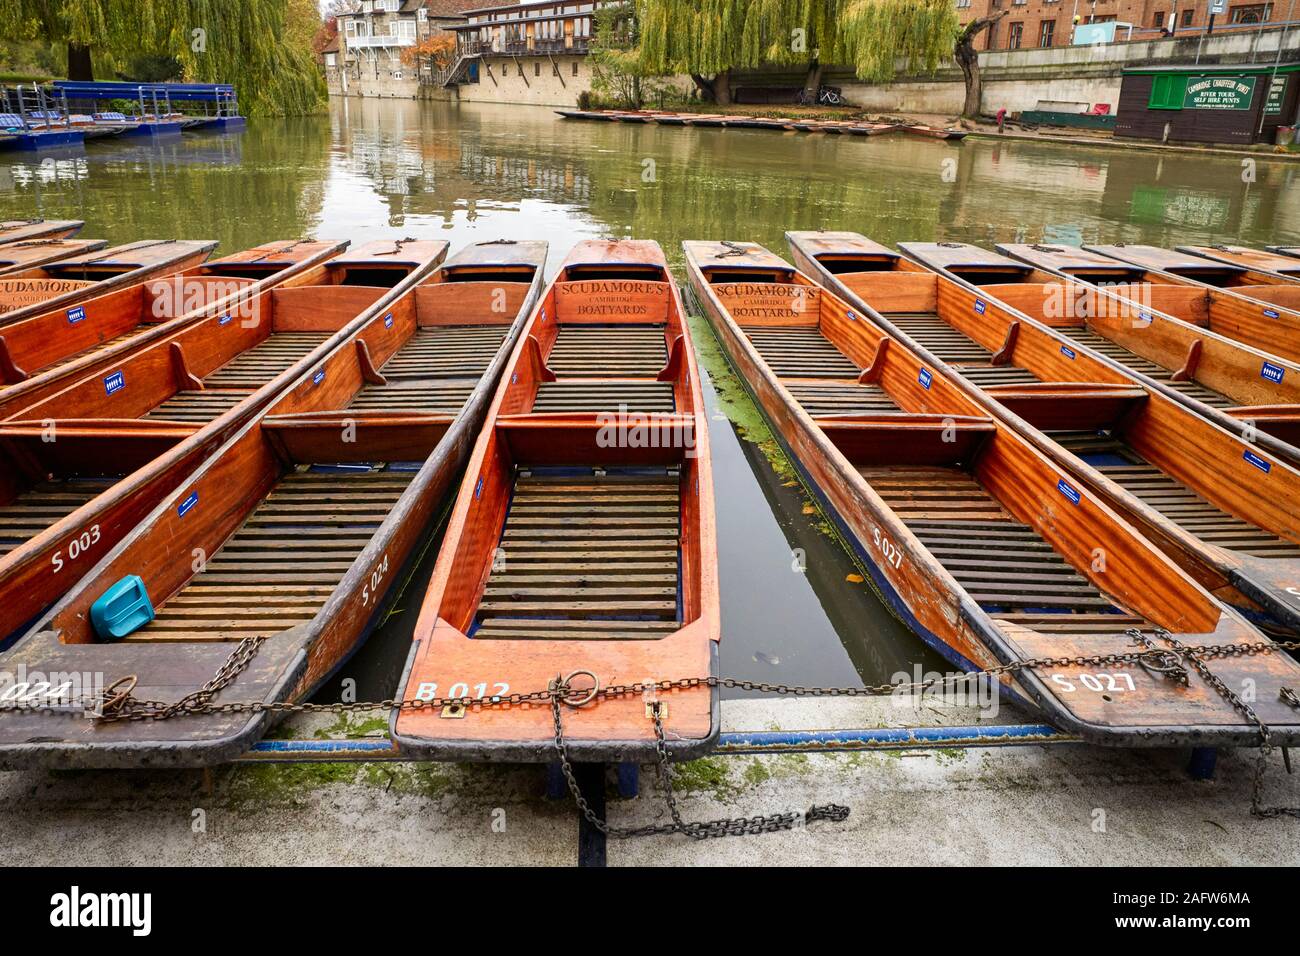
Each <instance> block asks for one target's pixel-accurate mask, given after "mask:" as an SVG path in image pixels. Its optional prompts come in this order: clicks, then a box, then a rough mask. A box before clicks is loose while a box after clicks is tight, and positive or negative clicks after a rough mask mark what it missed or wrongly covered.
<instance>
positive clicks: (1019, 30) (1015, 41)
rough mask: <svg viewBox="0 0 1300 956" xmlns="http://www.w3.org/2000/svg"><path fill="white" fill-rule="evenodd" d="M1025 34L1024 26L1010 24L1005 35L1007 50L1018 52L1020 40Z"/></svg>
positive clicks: (1021, 24)
mask: <svg viewBox="0 0 1300 956" xmlns="http://www.w3.org/2000/svg"><path fill="white" fill-rule="evenodd" d="M1024 34H1025V25H1024V24H1023V23H1013V24H1011V29H1010V30H1009V31H1008V33H1007V49H1008V50H1019V49H1020V40H1021V38H1022V37H1023V36H1024Z"/></svg>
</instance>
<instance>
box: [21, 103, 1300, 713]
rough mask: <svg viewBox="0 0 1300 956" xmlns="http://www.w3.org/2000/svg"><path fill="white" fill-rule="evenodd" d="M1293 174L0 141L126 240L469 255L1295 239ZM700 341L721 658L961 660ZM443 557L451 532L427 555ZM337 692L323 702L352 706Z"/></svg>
mask: <svg viewBox="0 0 1300 956" xmlns="http://www.w3.org/2000/svg"><path fill="white" fill-rule="evenodd" d="M1297 187H1300V165H1297V164H1294V163H1282V162H1272V161H1269V160H1268V159H1266V158H1265V159H1260V160H1258V161H1242V160H1239V159H1236V158H1233V157H1228V156H1225V157H1217V156H1213V157H1212V156H1204V155H1192V154H1179V153H1170V154H1168V155H1161V154H1158V153H1154V152H1147V151H1129V150H1113V149H1090V148H1082V147H1075V146H1069V145H1065V144H1050V143H1037V142H1035V143H1026V142H1012V141H1008V142H996V141H991V140H983V139H979V140H977V139H968V140H966V141H965V142H963V143H961V144H959V145H953V144H947V143H942V142H938V141H932V140H925V139H916V138H908V137H902V136H888V137H879V138H871V139H866V138H849V137H841V136H826V135H808V134H801V133H787V134H779V133H773V132H768V131H761V130H748V131H747V130H710V129H701V130H692V129H682V128H673V127H656V126H651V125H623V124H612V123H583V122H574V121H565V120H562V119H560V118H559V117H557V116H555V115H554V114H553V113H551V112H550V111H549V110H545V109H540V108H531V107H514V106H486V105H477V104H475V105H464V106H459V107H457V106H452V105H447V104H434V103H416V102H411V101H396V100H388V101H377V100H364V101H360V100H349V101H334V102H332V103H331V107H330V110H329V112H328V114H326V115H322V116H319V117H311V118H303V119H285V120H255V121H251V122H250V123H249V127H248V130H247V131H246V132H244V133H242V134H238V135H225V136H223V135H216V134H207V135H190V134H186V135H185V136H184V137H183V138H181V139H180V140H176V141H173V142H170V143H164V144H153V143H139V142H113V141H108V142H99V143H94V144H92V145H91V146H89V147H88V148H87V149H86V150H85V151H84V152H78V153H74V154H67V155H54V156H39V157H34V156H32V155H31V154H21V153H4V154H0V218H25V217H32V216H46V217H56V218H69V219H71V218H78V219H84V220H86V223H87V225H86V228H85V230H84V232H83V235H85V236H88V237H92V236H93V237H102V238H105V239H108V240H110V241H112V242H115V243H117V242H128V241H131V240H135V239H143V238H161V237H176V238H186V239H217V240H220V242H221V247H220V249H219V250H218V252H219V253H221V252H230V251H233V250H236V249H240V248H244V247H247V246H251V245H256V244H258V243H261V242H265V241H267V240H270V239H277V238H294V237H299V236H319V237H329V238H336V237H337V238H349V239H351V240H353V242H361V241H364V240H367V239H374V238H400V237H402V236H421V237H441V238H444V239H446V240H448V241H449V242H450V243H451V244H452V248H453V250H455V249H458V248H460V247H461V246H463V245H465V244H467V243H470V242H479V241H483V240H487V239H495V238H515V239H545V240H547V241H549V242H550V244H551V246H550V250H551V257H550V263H549V265H550V268H551V269H554V268H555V267H557V266H558V264H559V262H560V260H561V259H562V258H563V256H564V255H565V253H566V252H567V251H568V249H569V247H570V246H571V245H572V244H573V243H574V242H576V241H577V240H579V239H583V238H611V237H635V238H641V239H655V240H658V241H659V242H660V243H661V244H662V245H663V247H664V249H665V251H666V253H667V254H668V257H669V260H670V262H672V263H673V264H674V265H679V264H680V262H681V248H680V244H681V242H682V240H684V239H746V240H753V241H757V242H761V243H763V244H765V245H767V246H768V247H769V248H771V249H773V250H774V251H777V252H779V253H781V254H783V255H787V254H788V253H787V251H786V249H785V247H784V241H783V238H782V236H783V233H784V232H785V231H786V230H787V229H817V228H824V229H851V230H853V231H856V232H861V233H865V234H866V235H868V236H871V237H872V238H874V239H877V240H879V241H881V242H885V243H887V244H892V243H895V242H899V241H904V240H909V239H910V240H917V241H928V240H956V241H965V242H974V243H981V244H985V245H989V244H992V243H995V242H1007V241H1019V242H1035V241H1050V242H1066V243H1078V242H1150V243H1154V244H1156V245H1175V244H1180V243H1189V242H1240V243H1244V244H1257V245H1259V244H1266V243H1292V244H1295V243H1300V188H1297ZM707 335H708V333H707V325H701V326H699V327H698V328H697V338H698V339H699V340H700V341H699V343H698V344H699V345H700V350H701V351H702V352H703V353H705V354H704V357H705V359H706V361H705V368H706V373H707V374H708V377H709V379H710V385H709V388H708V393H709V402H710V406H709V409H710V414H711V416H712V422H711V435H712V438H713V448H714V453H715V456H716V460H715V476H716V483H717V488H716V491H717V500H718V531H719V552H720V557H721V581H722V591H723V644H722V670H723V672H724V673H726V674H728V675H730V676H736V677H743V678H752V679H756V680H773V681H783V682H788V683H813V684H818V683H821V684H826V683H853V682H857V681H866V682H878V681H883V680H888V679H890V678H891V676H892V675H894V674H896V673H898V672H900V671H904V672H908V673H912V672H913V670H914V668H916V667H918V666H919V667H921V668H922V669H936V668H938V669H942V667H943V665H942V662H941V661H940V660H939V658H937V657H936V656H935V655H934V654H933V653H931V652H930V651H928V650H927V649H926V648H925V647H923V646H922V644H921V642H920V641H919V640H918V639H916V638H914V637H912V636H911V635H910V634H909V632H908V631H907V630H906V629H905V628H904V627H902V625H900V624H899V623H898V622H897V621H895V620H894V619H893V618H892V617H891V616H890V615H889V613H888V612H887V611H886V610H885V609H884V607H883V606H882V605H881V604H880V603H879V602H878V601H877V600H876V598H875V596H874V595H873V594H872V593H871V591H870V589H869V587H868V585H867V584H865V583H864V582H863V581H862V573H861V569H860V568H858V567H856V566H855V565H854V563H853V561H852V560H851V559H850V558H849V556H848V555H847V554H846V553H845V552H844V551H843V549H842V548H841V547H840V546H839V544H838V543H837V542H836V541H835V540H833V539H832V538H830V537H828V536H827V535H826V534H825V533H824V528H825V523H824V519H823V518H822V517H821V516H820V515H819V514H817V513H816V511H815V509H813V508H812V507H811V505H810V503H809V502H808V500H807V499H806V498H805V496H804V494H803V492H802V489H801V488H799V487H798V484H797V482H794V481H792V480H791V479H790V477H789V473H788V470H786V469H785V468H783V467H782V463H781V462H780V461H779V460H775V461H774V456H773V454H772V449H771V447H770V443H765V442H764V441H763V438H764V435H763V426H762V423H761V421H760V420H758V419H757V417H756V416H755V415H754V412H753V409H752V406H747V404H746V402H745V401H744V397H743V395H742V394H740V389H739V387H738V386H737V383H736V382H735V381H734V379H733V378H731V376H730V375H729V374H728V370H727V369H726V367H725V364H724V363H720V362H718V361H713V360H710V353H711V352H712V351H713V349H712V348H711V343H710V342H709V340H708V338H707ZM435 551H436V540H435V541H434V542H433V546H431V547H430V549H429V551H428V554H429V555H430V557H431V556H432V554H434V553H435ZM430 565H431V560H426V561H425V562H423V564H422V566H421V568H420V569H418V570H417V572H416V573H415V575H414V576H413V579H412V582H411V584H410V585H409V586H408V588H407V591H406V593H405V596H404V598H403V600H402V601H401V602H400V605H399V612H398V613H396V614H395V615H394V616H393V617H392V618H391V619H390V620H389V622H388V623H387V624H386V625H385V627H383V628H382V629H381V630H380V631H379V632H378V633H377V634H376V635H375V636H374V637H373V638H372V639H371V641H370V642H369V644H368V645H367V646H366V647H365V648H364V649H363V650H362V651H361V652H360V653H359V654H358V655H357V656H356V657H355V658H354V659H353V661H351V662H350V663H349V665H348V666H347V668H346V669H345V670H344V672H343V673H342V674H341V675H340V678H353V679H355V680H356V682H357V688H356V690H357V693H358V694H360V695H362V699H365V698H368V697H371V696H372V695H375V694H381V695H386V694H387V693H389V692H390V691H392V689H393V687H394V685H395V684H396V682H397V678H398V675H399V674H400V670H401V666H402V663H403V662H404V660H405V657H406V651H407V648H408V646H409V639H410V632H411V628H412V626H413V624H414V617H415V611H416V609H417V607H418V603H419V599H420V596H421V594H422V593H423V589H422V584H423V580H424V578H425V577H427V572H428V570H429V568H430ZM337 694H338V687H337V686H334V685H332V686H331V687H328V688H326V689H325V690H324V691H323V692H322V696H324V697H329V698H333V697H336V696H337Z"/></svg>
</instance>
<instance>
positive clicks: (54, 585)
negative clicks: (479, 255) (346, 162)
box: [0, 241, 447, 641]
mask: <svg viewBox="0 0 1300 956" xmlns="http://www.w3.org/2000/svg"><path fill="white" fill-rule="evenodd" d="M340 249H341V245H332V246H329V247H328V248H327V249H326V250H325V252H328V254H329V256H330V257H329V258H326V259H325V260H324V261H320V260H319V257H320V256H321V255H322V252H321V250H319V249H317V251H316V252H314V253H312V254H311V255H310V256H308V258H307V259H306V260H304V263H306V262H312V261H313V260H315V264H314V265H312V266H310V267H309V268H306V269H303V270H298V271H297V272H296V274H295V278H294V280H293V282H292V283H291V284H288V285H284V286H277V285H274V284H273V285H271V286H263V285H260V284H255V285H253V286H250V287H248V289H247V290H246V291H247V298H246V299H244V300H243V301H242V302H241V303H239V304H238V307H236V304H235V303H229V304H230V305H231V309H230V310H229V311H227V310H225V309H222V310H221V311H219V312H217V313H216V314H213V315H210V316H209V317H208V318H206V319H200V320H198V321H196V322H193V323H191V324H189V325H186V326H184V327H183V328H181V329H179V330H178V331H177V332H176V333H175V334H173V335H171V336H168V337H165V338H162V339H161V340H159V341H156V342H154V343H153V344H151V345H148V346H146V347H144V348H143V349H140V350H138V351H133V352H130V353H128V354H127V355H125V356H122V357H121V363H120V364H119V365H116V366H113V367H111V368H108V369H100V370H99V371H97V372H94V373H92V374H91V375H89V376H85V377H83V378H82V379H81V380H79V381H77V382H74V383H73V384H70V385H68V386H67V387H66V388H64V389H63V390H62V391H61V392H59V393H58V394H56V395H55V396H54V397H52V398H50V399H47V400H45V401H43V402H38V403H37V404H36V405H34V406H29V407H27V408H26V409H25V410H23V411H22V412H19V413H18V415H17V416H15V417H14V418H11V419H10V420H8V421H5V422H0V595H3V598H4V600H3V601H0V641H2V640H3V639H4V638H5V637H6V636H8V635H11V634H13V633H14V632H15V631H16V630H18V629H20V628H21V627H23V625H25V624H27V623H28V622H30V621H31V620H32V618H33V617H34V616H35V615H37V614H38V613H39V612H40V611H42V610H43V609H44V608H46V607H48V606H49V604H50V603H51V602H53V601H54V600H55V599H56V598H58V597H59V595H60V594H62V593H63V592H64V591H65V590H67V589H68V588H69V587H71V586H72V585H73V584H74V583H75V581H76V579H77V578H78V577H79V576H80V575H81V574H82V573H84V572H85V571H86V570H88V569H89V568H90V567H92V566H93V565H94V563H95V562H96V561H98V560H99V559H100V558H101V557H103V555H104V554H105V553H106V552H107V550H108V549H109V548H111V547H112V546H113V545H114V544H116V543H117V541H118V540H119V539H120V538H121V537H122V535H123V534H125V533H126V532H127V531H129V530H130V529H131V528H132V527H133V526H134V525H135V524H136V523H137V522H138V521H140V519H141V518H143V517H144V516H145V515H147V514H148V513H149V512H150V511H151V510H152V509H153V508H154V507H155V506H156V505H157V503H158V501H159V500H160V499H161V497H162V496H163V495H165V494H167V493H169V492H170V491H171V490H172V489H173V488H174V487H175V486H176V484H177V483H178V482H179V481H180V480H181V479H182V478H184V476H185V475H186V474H187V473H189V472H191V471H193V470H194V469H195V468H196V467H198V465H199V463H200V462H201V461H203V459H204V458H206V457H207V456H208V455H209V454H210V453H211V452H212V451H213V450H214V449H215V448H216V447H217V446H218V445H219V444H220V443H221V442H223V441H225V440H226V439H227V438H228V437H229V436H230V434H232V433H233V431H234V430H235V429H237V428H239V427H240V426H242V425H243V423H244V422H245V421H247V420H248V418H249V417H250V416H251V415H252V414H253V413H255V412H257V411H258V410H260V409H261V408H264V407H265V406H266V405H267V404H268V403H269V402H270V401H271V400H272V399H273V398H275V397H276V396H277V395H278V393H279V392H280V391H282V390H283V389H284V388H285V387H286V386H287V385H288V384H289V382H291V381H292V380H293V379H294V378H295V377H296V376H298V375H300V374H301V373H302V371H303V370H304V369H305V368H307V367H308V365H309V363H311V362H313V361H315V359H316V358H317V357H318V356H319V354H321V352H322V350H323V349H325V348H326V347H327V341H328V340H330V338H331V336H338V335H342V334H346V331H347V330H348V329H349V328H350V327H351V325H352V324H353V323H354V322H355V321H357V319H358V317H359V316H361V315H362V314H364V313H365V312H366V310H367V309H369V308H370V306H371V305H373V303H374V302H376V301H377V300H379V299H381V298H383V297H384V296H386V295H387V294H389V292H390V289H392V288H395V287H400V286H403V285H408V286H409V285H411V284H413V283H415V282H418V281H420V280H421V279H424V278H426V277H427V276H428V274H429V273H430V272H431V271H432V270H433V268H434V267H435V266H436V265H437V264H438V263H439V262H440V261H442V259H443V257H444V256H445V255H446V250H447V244H446V243H445V242H441V241H437V242H408V243H404V244H402V246H401V247H400V248H399V249H398V250H396V251H395V250H394V243H393V242H391V241H376V242H373V243H370V244H368V245H366V246H363V247H361V248H360V249H357V250H355V251H353V252H350V253H347V254H343V255H335V254H336V253H338V252H339V251H340ZM395 253H396V254H395ZM288 254H290V253H286V255H288ZM294 268H296V267H294Z"/></svg>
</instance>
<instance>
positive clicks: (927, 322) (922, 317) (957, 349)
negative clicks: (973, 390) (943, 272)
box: [888, 312, 1038, 388]
mask: <svg viewBox="0 0 1300 956" xmlns="http://www.w3.org/2000/svg"><path fill="white" fill-rule="evenodd" d="M888 318H889V320H890V321H891V322H893V323H894V324H895V325H897V326H898V327H899V328H900V329H902V330H903V331H904V332H906V333H907V334H908V335H909V336H911V338H912V339H914V340H915V341H916V342H917V343H918V344H920V345H921V346H923V347H924V348H926V349H929V350H930V351H931V352H933V353H934V354H935V355H936V356H937V357H938V358H940V359H942V360H943V361H944V362H947V363H948V364H949V365H956V366H958V368H959V371H960V372H961V374H962V375H964V376H965V377H966V378H968V379H970V380H971V381H972V382H974V383H975V384H976V385H978V386H979V387H980V388H987V387H988V386H991V385H1015V384H1020V383H1023V382H1036V381H1038V377H1037V376H1036V375H1034V374H1033V373H1032V372H1030V371H1029V370H1028V369H1024V368H1020V367H1019V366H1018V365H993V364H992V362H993V353H992V352H990V351H989V350H988V349H986V348H985V347H984V346H982V345H980V344H979V343H978V342H976V341H975V340H974V339H972V338H969V337H967V336H966V335H965V334H964V333H962V332H959V331H957V330H956V329H954V328H953V327H952V326H951V325H949V324H948V323H947V322H945V321H944V320H943V319H941V318H939V316H938V314H937V313H934V312H891V313H889V315H888Z"/></svg>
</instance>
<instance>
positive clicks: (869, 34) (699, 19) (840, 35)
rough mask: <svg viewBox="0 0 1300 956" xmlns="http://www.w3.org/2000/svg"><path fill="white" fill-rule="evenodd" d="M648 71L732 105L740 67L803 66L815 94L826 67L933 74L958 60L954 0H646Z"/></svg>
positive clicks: (879, 75) (640, 6)
mask: <svg viewBox="0 0 1300 956" xmlns="http://www.w3.org/2000/svg"><path fill="white" fill-rule="evenodd" d="M636 3H637V11H638V15H639V17H640V20H641V36H642V42H641V57H642V63H643V64H644V65H645V66H646V67H647V68H648V69H653V70H657V71H659V72H663V73H688V74H690V76H691V78H692V79H694V80H695V83H696V85H697V86H698V87H699V88H700V90H701V91H702V92H703V93H704V94H705V96H707V97H709V98H710V99H712V100H714V101H715V102H717V103H720V104H726V103H730V102H731V72H732V70H735V69H754V68H756V67H760V66H767V65H789V66H802V67H804V68H805V69H806V71H807V73H806V80H805V85H806V86H807V87H809V88H811V92H812V93H813V94H814V95H815V94H816V90H817V87H818V86H819V85H820V76H821V64H822V63H836V64H840V65H843V66H851V67H853V69H854V71H855V72H856V73H857V75H858V77H859V78H861V79H864V80H870V81H873V82H884V81H886V80H890V79H892V78H893V77H894V74H895V71H896V69H897V66H898V63H899V62H900V61H901V63H902V64H903V69H904V70H905V71H907V72H918V71H921V70H928V71H930V72H933V71H934V70H935V69H937V68H938V67H939V65H940V64H941V63H942V62H943V61H944V60H945V59H947V58H948V57H951V56H952V52H953V38H954V37H955V36H956V34H957V11H956V8H955V6H954V5H953V2H952V0H636Z"/></svg>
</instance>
